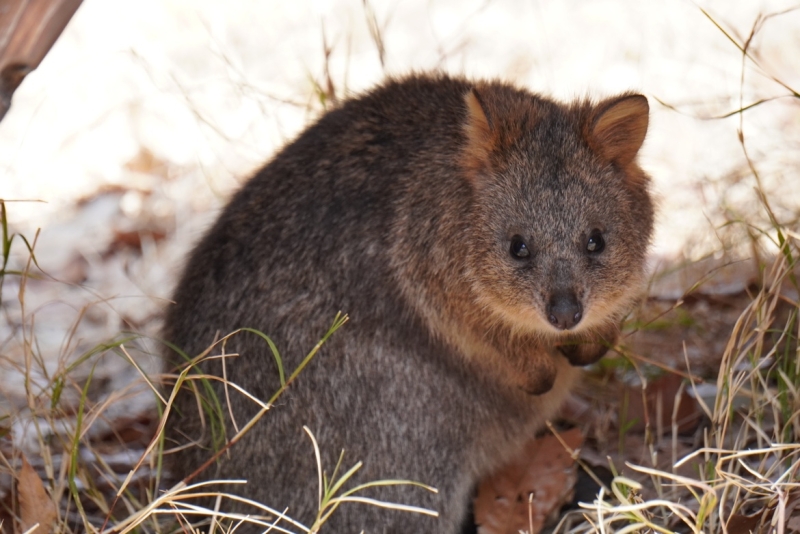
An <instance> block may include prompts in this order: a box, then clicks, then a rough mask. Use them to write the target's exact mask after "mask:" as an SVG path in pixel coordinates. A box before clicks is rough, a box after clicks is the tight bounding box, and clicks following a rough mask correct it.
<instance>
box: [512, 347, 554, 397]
mask: <svg viewBox="0 0 800 534" xmlns="http://www.w3.org/2000/svg"><path fill="white" fill-rule="evenodd" d="M520 364H521V369H519V370H518V372H517V384H518V385H519V388H520V389H521V390H522V391H524V392H525V393H527V394H528V395H542V394H544V393H547V392H548V391H550V390H551V389H553V384H555V381H556V365H555V363H554V362H553V360H552V358H550V357H548V356H546V355H536V356H533V357H528V358H524V359H522V360H521V361H520Z"/></svg>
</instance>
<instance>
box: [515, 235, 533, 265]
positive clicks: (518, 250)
mask: <svg viewBox="0 0 800 534" xmlns="http://www.w3.org/2000/svg"><path fill="white" fill-rule="evenodd" d="M510 251H511V255H512V256H514V257H515V258H517V259H520V260H524V259H525V258H528V257H530V255H531V251H530V249H529V248H528V245H527V244H525V240H524V239H523V238H522V236H520V235H515V236H514V237H512V238H511V249H510Z"/></svg>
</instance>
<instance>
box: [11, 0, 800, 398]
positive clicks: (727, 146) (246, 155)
mask: <svg viewBox="0 0 800 534" xmlns="http://www.w3.org/2000/svg"><path fill="white" fill-rule="evenodd" d="M794 6H796V2H795V1H781V0H772V1H756V0H752V1H741V2H739V1H737V2H731V1H730V0H714V1H699V2H697V3H692V2H688V1H684V0H665V1H660V2H656V1H650V0H648V1H641V0H592V1H588V0H587V1H579V0H561V1H530V2H522V1H510V0H504V1H456V0H446V1H433V0H429V1H423V0H414V1H406V2H370V3H368V4H366V7H365V5H364V4H362V2H359V1H356V0H349V1H339V0H336V1H330V2H325V1H322V0H317V1H311V0H296V1H292V2H278V1H272V2H268V1H255V0H254V1H247V2H245V1H240V2H219V1H214V2H212V1H209V0H184V1H181V0H169V1H165V0H143V1H141V2H134V3H132V2H124V1H121V0H85V1H84V4H83V5H82V6H81V8H80V9H79V10H78V12H77V14H76V15H75V17H74V19H73V20H72V21H71V22H70V24H69V26H68V27H67V29H66V31H65V33H64V34H63V35H62V37H61V38H60V39H59V41H58V42H57V43H56V45H55V46H54V47H53V49H52V51H51V52H50V54H49V55H48V56H47V57H46V58H45V60H44V62H43V63H42V65H41V66H40V68H39V69H37V70H36V71H35V72H33V73H32V74H31V75H30V76H28V78H27V79H26V80H25V81H24V83H23V84H22V86H21V87H20V88H19V90H18V91H17V93H16V94H15V96H14V100H13V104H12V107H11V110H10V112H9V113H8V115H7V116H6V118H5V119H4V121H3V122H2V123H0V198H3V199H6V200H40V201H42V202H13V203H8V204H7V208H8V216H9V219H10V222H11V226H12V230H14V231H17V232H21V233H23V234H24V235H26V236H28V237H29V238H33V236H34V234H35V231H36V229H37V228H41V234H40V235H39V238H38V241H37V245H36V253H37V259H38V262H39V265H40V266H41V267H42V269H43V270H44V271H45V272H46V273H48V275H51V276H52V277H53V278H54V279H57V280H58V282H56V281H54V280H52V279H48V278H45V279H42V280H33V281H31V282H30V283H29V284H28V285H27V286H25V288H24V289H25V292H24V298H23V299H22V300H23V304H24V306H23V305H21V304H20V299H18V298H17V296H18V295H19V291H20V289H21V285H20V279H19V278H18V277H15V276H10V277H6V280H5V282H4V284H5V285H4V292H3V303H2V306H3V310H2V311H3V313H4V320H3V321H2V324H0V354H2V356H3V358H4V361H3V368H2V369H0V374H1V375H2V378H0V386H2V390H1V391H0V393H2V394H0V412H1V411H2V408H3V406H4V403H6V404H5V406H6V407H7V406H8V405H9V404H12V405H13V404H17V403H19V402H20V399H22V398H23V397H24V389H23V387H22V384H21V382H20V376H22V374H21V373H22V367H21V366H22V365H23V362H24V356H25V354H26V353H27V354H30V352H31V351H30V350H29V349H26V346H29V344H28V341H29V340H30V339H33V338H35V339H36V350H35V352H36V353H37V354H40V355H41V359H42V364H41V366H42V367H43V368H44V369H42V370H40V371H39V376H40V378H41V381H40V384H41V385H42V386H43V387H44V385H45V384H46V383H47V381H48V379H47V376H48V374H52V372H54V371H55V370H57V369H59V368H61V369H63V367H64V365H65V362H68V361H71V359H73V358H74V357H75V356H76V355H78V354H81V353H83V352H85V351H87V350H90V349H91V348H92V347H94V346H95V345H96V344H97V343H100V342H102V341H104V340H107V339H109V338H111V337H113V336H114V335H116V334H117V332H119V331H120V330H121V329H122V330H124V329H133V330H137V331H144V332H146V333H149V334H151V335H152V334H154V333H156V332H157V325H158V321H157V317H158V312H159V310H160V308H161V307H162V306H163V303H164V302H165V299H166V298H168V296H169V293H170V288H171V285H172V283H173V282H174V278H175V273H176V271H177V269H178V266H179V265H180V259H181V258H182V256H183V254H184V253H185V252H186V250H187V248H188V247H190V246H191V244H192V243H193V242H194V241H195V240H196V239H197V237H198V235H199V232H201V231H202V228H203V227H204V226H205V225H206V224H208V221H209V220H210V219H211V218H212V217H213V215H214V213H215V212H216V210H217V209H218V208H219V207H220V205H221V203H223V202H224V199H225V198H226V197H227V195H228V194H229V193H230V191H231V190H232V189H234V188H235V187H236V186H237V184H239V183H241V181H242V180H243V179H245V178H246V177H247V175H248V174H249V173H250V172H252V170H254V169H255V168H257V167H258V166H259V165H261V164H262V163H263V162H264V161H265V160H266V159H267V158H268V157H269V156H270V154H272V153H274V151H275V150H276V149H277V148H279V147H280V146H281V145H283V144H284V143H286V142H287V141H288V140H291V139H292V138H293V137H294V136H295V135H296V134H297V133H298V132H299V131H300V130H301V129H302V128H303V126H304V125H305V124H307V123H308V122H309V121H310V120H313V118H314V117H316V116H318V114H319V113H320V112H321V110H322V109H323V104H322V103H321V101H320V98H319V92H318V91H317V87H318V86H323V87H324V86H325V85H326V79H327V78H326V76H327V75H326V73H329V74H330V79H331V80H332V81H333V83H334V86H335V90H336V93H337V94H338V95H339V96H346V95H348V94H352V93H354V92H358V91H361V90H364V89H366V88H368V87H370V86H372V85H374V84H375V83H378V82H379V81H380V80H381V79H383V78H384V77H385V76H386V75H387V74H389V75H392V74H402V73H405V72H409V71H411V70H430V69H443V70H447V71H450V72H456V73H465V74H468V75H470V76H482V77H500V78H504V79H507V80H511V81H514V82H516V83H519V84H521V85H524V86H526V87H529V88H531V89H532V90H535V91H539V92H542V93H547V94H551V95H554V96H556V97H558V98H562V99H569V98H573V97H576V96H578V97H582V96H587V95H588V96H592V97H599V96H603V95H608V94H611V93H614V92H618V91H623V90H628V89H634V90H638V91H641V92H643V93H644V94H645V95H647V96H648V97H649V98H650V102H651V109H652V118H651V128H650V133H649V135H648V139H647V142H646V145H645V148H644V150H643V153H642V156H641V160H642V164H643V166H644V167H645V168H646V169H647V170H648V171H649V172H650V173H651V174H652V176H653V178H654V182H655V189H656V192H657V194H658V196H659V198H660V206H661V207H660V217H659V224H658V232H657V237H656V239H655V242H654V247H653V253H654V257H675V256H678V255H680V254H681V253H686V254H688V255H689V256H690V257H696V256H699V255H701V254H703V253H705V252H707V251H709V250H716V249H718V248H720V247H721V244H720V242H719V241H718V233H717V232H715V231H714V228H715V227H717V226H719V225H720V224H721V222H723V221H724V213H725V209H727V213H728V217H735V216H736V215H737V214H740V213H750V212H759V210H760V208H759V206H758V203H757V202H756V197H755V195H754V193H753V186H754V185H755V181H754V179H753V177H752V176H751V175H748V174H747V173H744V172H743V169H745V168H746V162H745V159H744V156H743V150H742V147H741V146H740V144H739V140H738V138H737V130H738V129H739V128H740V127H742V125H743V128H744V132H745V136H746V139H747V143H748V144H747V148H748V151H749V153H750V155H751V157H752V158H753V160H754V162H755V163H756V165H757V166H758V168H759V171H760V172H761V175H762V178H763V180H764V183H765V185H766V187H767V189H768V190H770V191H773V192H777V193H775V194H776V198H777V199H779V204H780V205H779V206H777V208H776V209H777V210H778V211H777V213H778V215H779V216H787V217H788V216H790V215H791V213H793V212H794V213H796V212H797V208H798V205H800V193H798V190H797V187H796V185H794V184H796V183H798V178H800V176H798V171H797V169H798V168H800V165H798V163H800V150H799V148H800V128H798V127H797V125H798V124H800V105H798V100H797V99H790V98H779V99H777V100H774V101H770V102H768V103H766V104H764V105H761V106H759V107H757V108H755V109H753V110H750V111H748V112H747V113H746V114H745V115H744V122H743V123H741V124H740V122H739V121H740V116H739V115H734V116H732V117H730V118H727V119H719V120H709V119H710V118H711V117H718V116H722V115H725V114H727V113H729V112H731V111H734V110H736V109H738V108H739V107H740V106H741V105H742V104H744V105H747V104H750V103H753V102H755V101H758V100H761V99H765V98H772V97H783V96H785V95H787V94H788V91H787V89H786V88H784V87H782V86H781V85H780V84H778V83H775V82H774V81H773V80H772V79H771V77H773V76H775V77H779V78H780V79H781V80H782V81H783V82H785V83H786V84H787V85H789V86H791V87H795V88H797V87H798V86H800V53H799V52H798V51H800V11H798V10H795V11H793V12H790V13H788V14H784V15H782V16H778V17H772V18H769V19H767V20H766V21H764V22H763V26H762V27H761V31H760V32H758V33H757V34H756V37H755V38H754V39H753V42H752V45H751V46H752V47H753V48H752V51H753V52H752V53H753V57H754V58H755V59H756V60H757V61H758V63H759V65H760V67H756V66H755V65H754V63H753V61H747V62H745V63H746V67H745V68H744V71H743V70H742V54H741V52H740V51H739V50H738V49H737V48H736V46H735V45H734V44H732V43H731V41H730V40H729V39H728V38H727V37H726V36H725V35H724V34H723V33H722V32H721V31H720V30H719V29H718V28H717V27H716V26H715V25H714V24H713V23H712V22H711V21H710V20H709V18H708V17H707V16H705V15H704V14H703V12H702V11H701V7H702V8H703V9H705V10H706V11H707V12H708V13H709V15H711V16H712V17H714V18H715V19H716V20H717V21H718V22H719V23H720V24H721V25H722V26H723V27H724V28H726V29H727V31H729V32H730V34H731V36H732V37H734V38H735V39H737V40H738V41H739V42H744V40H745V39H746V37H747V35H748V34H749V33H750V30H751V28H752V27H753V25H754V23H755V22H756V21H757V20H758V17H759V15H762V16H763V15H767V14H770V13H774V12H780V11H782V10H785V9H788V8H791V7H794ZM376 35H377V36H379V37H378V38H376V37H375V36H376ZM326 50H327V52H328V53H327V61H326ZM380 50H383V53H382V54H381V53H380ZM743 73H744V74H743ZM659 101H661V102H664V103H666V104H669V105H670V106H672V107H674V108H675V109H670V108H669V107H667V106H664V105H661V104H660V103H659ZM723 208H725V209H723ZM137 236H138V237H137ZM12 253H13V256H14V257H13V259H12V264H14V265H16V266H23V265H24V264H25V261H26V260H27V257H28V255H27V252H26V250H25V247H24V246H22V243H21V241H15V243H14V247H13V249H12ZM23 325H27V329H26V328H24V327H23ZM75 325H77V327H75ZM148 347H150V350H156V344H154V343H150V344H149V345H148V343H146V342H145V344H144V350H145V352H146V351H147V348H148ZM138 357H139V358H140V361H141V362H142V364H143V365H145V366H146V367H148V368H153V361H152V359H150V358H148V357H147V356H145V355H143V354H141V355H139V356H138ZM108 369H109V370H108V372H107V374H108V377H109V380H110V382H109V383H108V386H109V387H110V388H111V389H114V388H119V387H121V386H122V385H123V384H125V383H127V382H129V381H130V380H132V379H133V377H134V376H135V372H134V371H133V370H132V369H131V368H130V366H129V365H127V364H126V363H125V362H124V361H122V360H119V361H118V362H117V363H115V364H109V367H108ZM4 399H5V400H4Z"/></svg>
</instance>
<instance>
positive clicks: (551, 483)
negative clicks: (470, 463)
mask: <svg viewBox="0 0 800 534" xmlns="http://www.w3.org/2000/svg"><path fill="white" fill-rule="evenodd" d="M560 438H561V439H562V440H563V441H564V442H565V443H566V444H567V446H569V447H570V448H572V449H576V448H578V447H580V445H581V444H582V443H583V435H582V434H581V432H580V430H578V429H577V428H573V429H572V430H568V431H566V432H563V433H562V434H560ZM576 479H577V466H576V465H575V462H574V460H573V459H572V457H571V456H570V454H569V452H568V451H567V450H565V449H564V446H563V445H562V444H561V442H560V441H559V440H558V438H556V437H555V436H553V435H546V436H542V437H541V438H537V439H534V440H531V441H529V442H528V443H527V445H526V446H525V448H524V450H523V452H522V454H520V455H519V457H518V458H517V459H516V460H514V461H513V462H511V463H509V464H507V465H506V466H504V467H503V468H501V469H500V470H498V472H496V473H495V474H493V475H492V476H490V477H488V478H485V479H484V480H483V481H482V482H481V484H480V485H479V487H478V495H477V496H476V497H475V501H474V510H475V523H476V524H477V525H478V532H479V534H517V533H518V532H520V531H524V532H528V533H529V534H536V533H537V532H540V531H541V530H542V528H543V527H544V525H545V523H546V522H547V520H548V519H549V518H550V517H551V516H553V515H554V514H557V513H558V511H559V510H560V509H561V507H562V506H563V505H564V504H565V503H566V502H567V501H568V500H570V499H571V497H572V490H573V487H574V486H575V481H576ZM530 496H532V498H530Z"/></svg>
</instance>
